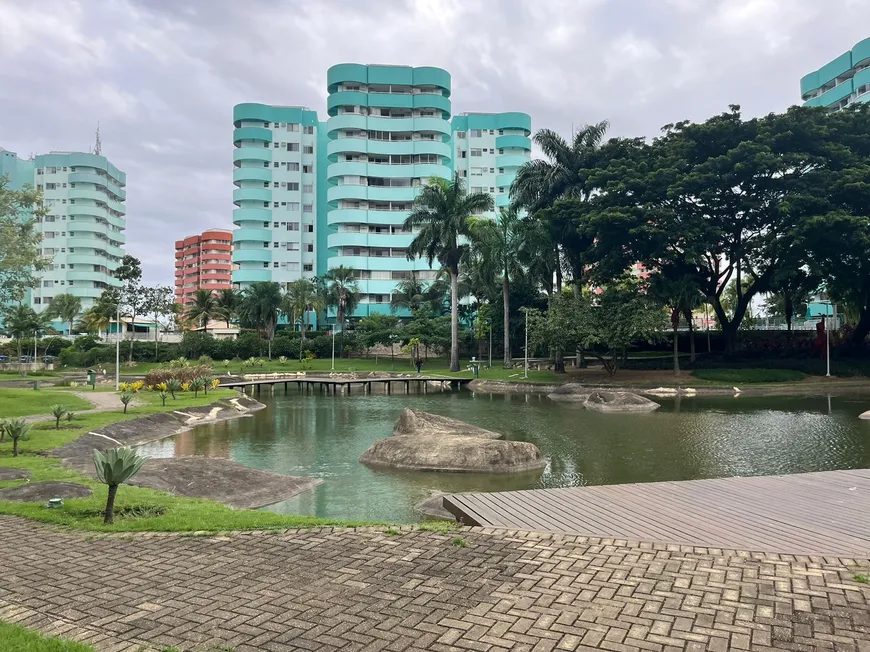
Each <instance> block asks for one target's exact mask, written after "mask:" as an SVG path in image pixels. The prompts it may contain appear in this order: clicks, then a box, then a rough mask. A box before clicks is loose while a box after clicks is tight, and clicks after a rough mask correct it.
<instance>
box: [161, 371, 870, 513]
mask: <svg viewBox="0 0 870 652" xmlns="http://www.w3.org/2000/svg"><path fill="white" fill-rule="evenodd" d="M264 397H266V398H264ZM256 398H258V399H260V400H261V401H262V402H264V403H267V408H266V409H265V410H261V411H259V412H257V413H255V415H254V416H252V417H247V418H242V419H235V420H232V421H225V422H222V423H218V424H213V425H206V426H200V427H198V428H196V429H194V430H192V431H190V432H187V433H184V434H182V435H178V436H177V437H174V438H172V439H166V440H163V441H161V442H157V443H155V444H152V445H150V446H147V447H145V451H144V452H146V453H147V454H149V455H152V456H155V457H172V456H182V455H205V456H214V457H225V458H230V459H233V460H236V461H238V462H241V463H242V464H246V465H248V466H251V467H255V468H258V469H263V470H267V471H275V472H278V473H283V474H286V475H297V476H313V477H316V478H321V479H323V484H321V485H320V486H318V487H316V488H315V489H314V490H312V491H308V492H304V493H302V494H300V495H298V496H296V497H294V498H292V499H291V500H288V501H284V502H282V503H278V504H277V505H273V506H271V507H269V508H267V509H270V510H273V511H279V512H285V513H294V514H308V515H316V516H323V517H334V518H347V519H362V520H376V521H389V522H394V523H395V522H410V521H415V520H420V518H421V517H420V515H419V514H417V513H416V512H415V511H414V509H413V508H414V505H415V504H417V503H419V502H420V501H422V500H424V499H426V498H428V497H429V496H431V495H432V494H433V493H436V492H457V491H497V490H506V489H531V488H539V487H565V486H576V485H584V484H614V483H625V482H654V481H661V480H691V479H697V478H716V477H726V476H743V475H767V474H781V473H799V472H806V471H826V470H832V469H847V468H866V467H868V466H870V421H861V420H859V419H858V418H857V417H858V415H859V414H860V413H861V412H863V411H864V410H867V409H868V408H870V395H863V396H861V395H851V396H833V397H828V396H787V397H746V396H740V397H738V398H733V397H721V398H719V397H717V398H701V397H694V398H680V399H673V398H655V399H654V400H656V401H657V402H659V403H661V404H662V407H661V408H660V409H659V410H657V411H655V412H651V413H645V414H601V413H597V412H591V411H588V410H585V409H583V407H582V406H580V405H571V404H564V403H556V402H553V401H550V400H549V399H547V398H546V397H543V396H531V395H529V396H526V395H502V394H480V393H478V394H474V393H472V392H469V391H460V392H453V393H450V392H447V393H440V392H437V393H429V394H411V395H397V394H393V395H392V396H386V395H379V394H373V395H369V396H364V395H359V396H353V395H352V396H338V397H332V396H323V395H319V394H307V395H304V394H299V393H298V392H297V390H295V388H294V389H290V390H289V391H287V392H286V393H285V392H284V390H283V389H281V388H278V389H276V390H275V394H274V396H273V395H271V394H265V393H264V394H263V397H260V396H257V397H256ZM406 406H407V407H414V408H418V409H421V410H426V411H428V412H434V413H436V414H443V415H446V416H450V417H455V418H457V419H461V420H463V421H467V422H469V423H473V424H475V425H478V426H481V427H483V428H488V429H490V430H495V431H497V432H500V433H503V434H504V436H505V438H506V439H514V440H520V441H529V442H532V443H534V444H536V445H537V446H538V447H539V448H540V449H541V452H542V453H543V455H544V457H545V458H546V460H547V467H546V468H545V469H544V471H543V472H542V473H541V472H536V473H532V474H531V475H522V476H491V475H477V474H473V475H472V474H456V473H430V472H413V471H391V470H384V469H371V468H368V467H366V466H364V465H362V464H360V463H359V461H358V460H359V457H360V455H362V454H363V452H365V450H366V449H367V448H368V447H369V446H370V445H371V444H372V443H373V442H374V441H375V440H376V439H380V438H382V437H387V436H389V435H390V433H391V432H392V427H393V423H394V422H395V420H396V418H397V417H398V416H399V414H400V413H401V411H402V409H403V408H405V407H406Z"/></svg>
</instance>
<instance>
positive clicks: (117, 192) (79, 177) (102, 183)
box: [69, 172, 127, 199]
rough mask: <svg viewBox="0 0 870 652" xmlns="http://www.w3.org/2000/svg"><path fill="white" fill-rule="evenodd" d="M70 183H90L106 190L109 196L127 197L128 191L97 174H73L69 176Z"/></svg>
mask: <svg viewBox="0 0 870 652" xmlns="http://www.w3.org/2000/svg"><path fill="white" fill-rule="evenodd" d="M69 182H70V183H90V184H93V185H95V186H97V187H98V188H105V189H106V192H108V193H109V195H114V196H115V197H119V198H120V199H124V198H126V197H127V191H126V190H124V189H123V188H121V187H119V186H117V185H115V184H114V183H112V182H111V181H109V180H108V179H106V177H104V176H102V175H100V174H97V173H96V172H71V173H70V175H69Z"/></svg>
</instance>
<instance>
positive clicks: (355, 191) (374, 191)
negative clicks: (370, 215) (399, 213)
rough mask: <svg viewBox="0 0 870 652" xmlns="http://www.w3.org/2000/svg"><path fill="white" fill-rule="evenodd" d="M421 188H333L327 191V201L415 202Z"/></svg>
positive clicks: (350, 186)
mask: <svg viewBox="0 0 870 652" xmlns="http://www.w3.org/2000/svg"><path fill="white" fill-rule="evenodd" d="M419 191H420V188H392V187H390V188H386V187H379V186H355V185H346V186H332V187H330V188H328V189H327V190H326V200H327V201H330V202H332V201H338V200H340V199H352V200H353V199H356V200H369V199H371V200H377V201H414V199H415V198H416V197H417V194H418V193H419Z"/></svg>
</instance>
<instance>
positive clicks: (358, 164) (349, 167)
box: [326, 161, 369, 179]
mask: <svg viewBox="0 0 870 652" xmlns="http://www.w3.org/2000/svg"><path fill="white" fill-rule="evenodd" d="M368 169H369V166H368V163H364V162H362V161H338V162H337V163H330V164H329V165H328V166H327V167H326V178H327V179H336V178H338V177H343V176H345V175H352V176H359V177H365V176H368Z"/></svg>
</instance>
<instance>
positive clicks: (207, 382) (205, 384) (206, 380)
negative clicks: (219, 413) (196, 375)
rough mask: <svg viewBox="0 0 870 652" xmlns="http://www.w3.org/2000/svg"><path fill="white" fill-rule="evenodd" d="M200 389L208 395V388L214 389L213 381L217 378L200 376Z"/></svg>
mask: <svg viewBox="0 0 870 652" xmlns="http://www.w3.org/2000/svg"><path fill="white" fill-rule="evenodd" d="M201 380H202V391H203V392H205V394H206V395H208V390H210V389H214V382H215V381H216V380H217V378H215V377H214V376H202V377H201Z"/></svg>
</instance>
